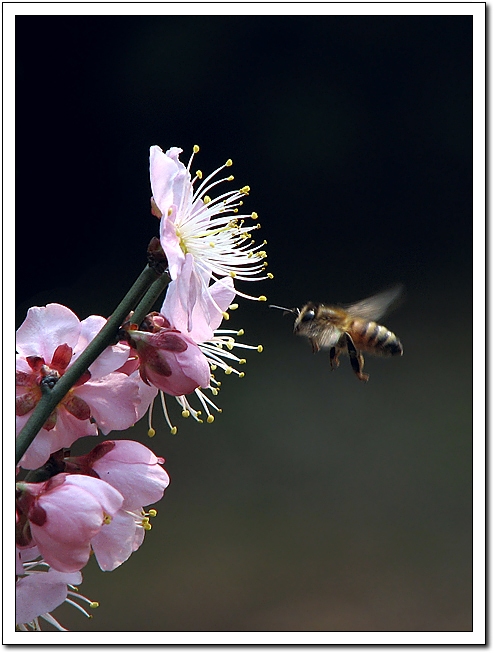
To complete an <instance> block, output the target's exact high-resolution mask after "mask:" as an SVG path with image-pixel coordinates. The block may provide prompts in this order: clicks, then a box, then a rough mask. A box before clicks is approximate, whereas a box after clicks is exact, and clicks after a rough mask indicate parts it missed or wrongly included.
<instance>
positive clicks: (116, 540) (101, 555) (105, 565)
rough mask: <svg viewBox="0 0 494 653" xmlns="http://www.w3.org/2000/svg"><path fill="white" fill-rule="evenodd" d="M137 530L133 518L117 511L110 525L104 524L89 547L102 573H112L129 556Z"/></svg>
mask: <svg viewBox="0 0 494 653" xmlns="http://www.w3.org/2000/svg"><path fill="white" fill-rule="evenodd" d="M137 528H138V527H137V525H136V523H135V519H134V517H133V516H132V515H129V513H128V512H125V511H124V510H119V511H118V513H116V515H114V517H113V518H112V520H111V523H110V524H105V525H104V526H103V528H102V529H101V530H100V531H99V533H98V534H97V535H95V537H93V539H92V540H91V546H92V548H93V551H94V555H95V557H96V560H97V561H98V565H99V566H100V568H101V569H102V570H103V571H113V569H116V568H117V567H119V566H120V565H121V564H122V563H123V562H125V561H126V560H127V559H128V558H129V557H130V556H131V554H132V552H133V551H134V541H135V532H136V529H137ZM141 530H143V529H141Z"/></svg>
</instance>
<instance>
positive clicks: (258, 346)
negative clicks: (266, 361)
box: [257, 345, 264, 353]
mask: <svg viewBox="0 0 494 653" xmlns="http://www.w3.org/2000/svg"><path fill="white" fill-rule="evenodd" d="M263 349H264V347H263V346H262V345H257V351H258V352H259V353H261V352H262V351H263Z"/></svg>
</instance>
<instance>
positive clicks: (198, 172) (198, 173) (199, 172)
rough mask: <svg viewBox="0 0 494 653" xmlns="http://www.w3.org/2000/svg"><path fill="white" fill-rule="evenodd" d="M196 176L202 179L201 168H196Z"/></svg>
mask: <svg viewBox="0 0 494 653" xmlns="http://www.w3.org/2000/svg"><path fill="white" fill-rule="evenodd" d="M196 177H197V178H198V179H202V170H197V171H196Z"/></svg>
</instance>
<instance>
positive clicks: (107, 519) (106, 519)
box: [103, 514, 111, 524]
mask: <svg viewBox="0 0 494 653" xmlns="http://www.w3.org/2000/svg"><path fill="white" fill-rule="evenodd" d="M103 524H111V516H110V515H107V514H105V516H104V517H103Z"/></svg>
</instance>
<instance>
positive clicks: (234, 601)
mask: <svg viewBox="0 0 494 653" xmlns="http://www.w3.org/2000/svg"><path fill="white" fill-rule="evenodd" d="M16 44H17V53H16V74H17V89H16V106H17V132H16V139H17V157H16V177H17V188H16V193H17V216H16V225H17V238H16V248H17V249H16V252H17V255H16V265H17V270H16V275H17V282H16V291H17V311H16V320H17V325H19V324H21V322H22V321H23V319H24V317H25V314H26V310H27V309H28V307H29V306H32V305H45V304H46V303H48V302H59V303H62V304H65V305H67V306H68V307H70V308H71V309H72V310H73V311H74V312H75V313H77V315H78V316H79V317H80V318H81V319H82V318H84V317H86V316H87V315H89V314H94V313H96V314H102V315H108V314H110V313H111V312H112V310H113V309H114V307H115V306H116V304H117V303H118V302H119V300H120V299H121V297H122V296H123V295H124V293H125V292H126V291H127V289H128V287H129V286H130V285H131V283H132V282H133V281H134V279H135V278H136V277H137V275H138V274H139V273H140V271H141V270H142V268H143V266H144V265H145V252H146V246H147V244H148V242H149V240H150V238H151V237H152V236H154V235H157V229H158V221H157V220H156V219H155V218H154V217H153V216H151V214H150V206H149V198H150V194H151V191H150V185H149V173H148V150H149V146H151V145H154V144H157V145H160V146H161V147H162V148H163V149H167V148H169V147H170V146H179V147H181V148H183V149H184V154H183V155H182V159H183V160H184V161H185V162H187V161H188V158H189V155H190V152H191V148H192V146H193V145H194V144H195V143H197V144H199V145H200V146H201V151H200V153H199V155H197V157H196V159H195V166H196V168H200V169H201V170H203V172H205V173H207V172H209V171H212V170H214V169H215V168H216V167H218V166H219V165H221V164H222V163H223V162H224V161H225V160H226V159H227V158H229V157H231V158H232V159H233V161H234V167H233V169H232V172H233V174H234V175H235V178H236V182H235V183H238V186H239V187H240V186H243V185H245V184H248V185H249V186H251V189H252V191H251V194H250V196H249V198H248V199H247V201H246V203H245V207H246V209H247V211H248V212H250V211H256V212H257V213H258V214H259V216H260V222H261V224H262V230H261V231H260V232H259V234H260V236H261V239H262V238H265V239H266V240H267V241H268V245H267V247H266V249H267V251H268V257H269V258H268V261H269V268H268V270H270V271H271V272H272V273H273V274H274V275H275V276H274V280H272V281H266V282H262V283H260V284H255V285H254V284H250V285H247V287H246V286H245V285H244V286H241V289H242V290H244V291H245V292H248V293H254V294H260V293H263V294H266V295H267V296H268V300H269V301H268V303H269V302H272V303H275V304H281V305H284V306H288V307H293V306H298V307H300V306H302V305H303V304H304V303H305V302H306V301H308V300H314V301H325V302H328V303H331V302H333V303H335V302H343V303H348V302H352V301H356V300H359V299H362V298H364V297H366V296H368V295H370V294H372V293H374V292H376V291H379V290H380V289H382V288H384V287H386V286H389V285H390V284H392V283H395V282H401V283H403V284H404V285H405V288H406V293H405V297H404V302H403V303H402V304H401V306H399V308H398V309H397V310H396V311H395V312H393V313H391V315H390V316H389V317H387V318H386V319H384V320H383V322H384V324H385V325H386V326H387V327H388V328H390V329H391V330H392V331H394V332H396V333H397V334H398V336H399V337H400V339H401V340H402V342H403V346H404V356H403V358H393V359H378V358H371V357H367V359H366V371H367V372H369V373H370V375H371V378H370V381H369V383H368V384H362V383H360V382H359V381H358V380H357V379H356V378H355V376H354V374H353V373H352V371H351V368H350V365H349V363H348V360H347V359H343V360H342V364H341V366H340V368H339V370H338V371H337V372H333V373H331V372H330V368H329V357H328V355H327V353H324V352H321V353H319V354H318V355H315V356H314V355H312V353H311V349H310V346H309V344H308V343H307V342H305V341H304V340H302V339H300V338H295V337H294V336H293V335H292V326H293V316H283V314H282V313H281V312H280V311H274V310H270V309H269V308H268V306H267V304H261V303H255V302H249V301H248V300H242V299H240V301H239V303H240V308H239V310H238V311H236V312H235V313H233V314H232V317H231V320H230V323H229V325H231V326H232V327H233V328H241V327H242V328H244V329H245V336H244V338H243V340H244V341H245V342H247V343H250V344H256V345H257V344H258V343H262V344H263V345H264V352H263V353H262V354H258V353H257V352H254V353H252V354H250V355H248V362H247V365H246V366H245V367H244V368H243V369H244V371H245V372H246V376H245V378H243V379H238V378H236V377H235V378H233V375H232V376H230V377H225V378H224V379H222V380H223V381H224V382H223V386H222V392H221V393H220V395H219V397H218V398H217V399H218V403H219V405H220V406H221V407H222V408H223V413H222V414H221V415H220V416H218V417H217V419H216V421H215V422H214V424H212V425H207V424H203V425H197V424H195V423H193V422H192V420H188V421H186V420H183V419H182V418H181V417H180V416H179V411H178V406H177V410H175V406H174V405H173V404H172V403H171V402H169V407H170V410H171V412H172V416H173V419H174V422H175V423H177V425H178V427H179V430H178V434H177V435H176V436H172V435H171V434H170V433H169V431H168V429H167V428H166V425H165V423H164V419H163V418H162V416H161V415H160V413H159V410H157V409H155V417H154V426H155V428H156V430H157V435H156V436H155V438H154V439H153V440H149V438H148V437H147V435H146V430H147V427H146V425H144V424H141V423H139V424H138V425H136V426H135V427H134V428H133V429H132V430H131V431H130V432H128V433H116V432H114V433H112V436H111V437H122V438H125V437H132V438H137V439H140V440H141V441H142V442H144V443H145V444H147V445H148V446H150V447H151V448H152V449H153V450H154V451H155V452H156V453H157V454H158V455H162V456H164V457H165V458H166V469H167V470H168V472H169V473H170V475H171V479H172V483H171V485H170V487H169V489H168V490H167V492H166V497H165V499H164V500H163V501H162V502H161V503H160V504H158V505H157V508H158V510H159V514H158V517H156V518H155V519H154V520H153V530H152V531H151V532H150V533H149V534H148V535H147V536H146V539H145V542H144V545H143V546H142V547H141V549H140V550H139V551H138V552H137V553H135V554H134V555H133V556H132V557H131V559H130V560H129V561H128V562H126V563H125V564H124V565H123V566H122V567H120V568H119V569H117V570H116V571H114V572H113V573H112V574H111V575H109V574H105V573H103V572H101V571H100V570H99V568H98V567H97V565H96V564H95V561H94V560H91V561H90V563H89V565H88V566H87V567H86V568H85V569H84V583H83V585H82V587H81V592H82V593H83V594H85V595H86V596H89V597H90V598H91V599H93V600H98V601H99V602H100V604H101V607H100V608H99V609H98V610H97V611H96V612H95V618H94V619H93V620H91V621H88V620H86V619H84V617H83V616H82V615H80V614H79V613H77V612H76V611H74V610H73V609H72V608H67V609H66V608H65V607H62V608H60V609H58V610H57V611H56V613H55V615H56V616H57V617H58V618H59V619H60V621H61V622H62V623H63V624H64V625H65V627H67V628H69V629H70V630H75V631H85V630H89V631H93V632H94V631H99V630H101V631H108V630H114V631H119V630H129V631H141V630H142V631H290V630H294V631H319V630H321V631H380V630H382V631H387V630H391V631H403V630H404V631H467V630H470V629H471V627H472V596H471V582H472V579H471V568H472V548H471V545H472V528H471V526H472V497H471V483H472V467H471V452H472V428H471V420H472V408H471V399H472V391H471V383H472V355H471V342H470V337H466V336H467V334H469V333H470V332H471V327H470V325H471V316H472V277H471V266H472V240H471V237H472V18H471V17H469V16H424V17H420V16H288V17H287V16H237V17H233V16H187V17H186V16H153V17H144V16H126V17H118V16H116V17H114V16H102V17H98V16H94V17H91V16H90V17H85V16H32V17H30V16H22V17H17V23H16ZM256 235H257V234H256ZM253 286H254V288H253ZM96 442H97V440H96V439H91V438H88V439H87V441H82V442H81V441H79V442H78V443H77V449H75V451H87V450H89V449H90V448H92V446H94V444H95V443H96Z"/></svg>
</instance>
